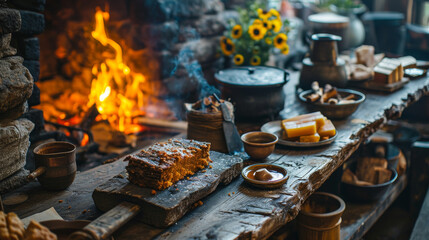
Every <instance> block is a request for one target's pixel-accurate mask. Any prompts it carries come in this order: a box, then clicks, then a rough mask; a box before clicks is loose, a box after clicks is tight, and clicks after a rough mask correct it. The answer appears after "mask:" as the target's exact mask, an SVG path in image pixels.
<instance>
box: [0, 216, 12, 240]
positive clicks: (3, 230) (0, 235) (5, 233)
mask: <svg viewBox="0 0 429 240" xmlns="http://www.w3.org/2000/svg"><path fill="white" fill-rule="evenodd" d="M8 239H10V234H9V230H7V221H6V214H5V213H4V212H2V211H0V240H8Z"/></svg>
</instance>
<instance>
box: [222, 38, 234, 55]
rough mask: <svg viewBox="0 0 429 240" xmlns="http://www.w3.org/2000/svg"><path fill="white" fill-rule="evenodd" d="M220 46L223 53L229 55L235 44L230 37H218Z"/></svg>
mask: <svg viewBox="0 0 429 240" xmlns="http://www.w3.org/2000/svg"><path fill="white" fill-rule="evenodd" d="M220 47H221V48H222V52H223V54H224V55H226V56H229V55H231V54H232V53H233V52H234V50H235V45H234V43H233V42H232V40H231V39H229V38H227V37H222V38H221V39H220Z"/></svg>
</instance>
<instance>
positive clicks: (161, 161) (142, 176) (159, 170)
mask: <svg viewBox="0 0 429 240" xmlns="http://www.w3.org/2000/svg"><path fill="white" fill-rule="evenodd" d="M209 151H210V143H206V142H199V141H195V140H188V139H170V140H168V141H167V142H160V143H156V144H154V145H152V146H151V147H149V148H148V149H146V150H142V151H140V152H139V153H137V154H133V155H129V156H128V157H126V158H125V160H124V161H128V166H127V167H126V169H127V171H128V179H129V180H130V182H131V183H134V184H136V185H139V186H141V187H148V188H152V189H157V190H164V189H166V188H168V187H169V186H171V185H173V184H174V183H176V182H177V181H179V180H180V179H183V178H184V177H185V176H186V175H192V174H194V173H195V172H196V171H198V170H200V169H203V168H205V167H207V165H208V164H209V161H210V154H209Z"/></svg>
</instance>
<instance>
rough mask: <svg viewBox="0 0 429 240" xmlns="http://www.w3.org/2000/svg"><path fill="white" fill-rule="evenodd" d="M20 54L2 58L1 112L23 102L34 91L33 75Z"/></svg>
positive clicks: (0, 82) (0, 66)
mask: <svg viewBox="0 0 429 240" xmlns="http://www.w3.org/2000/svg"><path fill="white" fill-rule="evenodd" d="M22 62H23V59H22V57H19V56H13V57H7V58H3V59H0V79H1V81H0V113H3V112H6V111H7V110H9V109H12V108H15V107H17V106H18V105H21V104H23V103H24V102H25V101H27V99H28V98H29V97H30V96H31V93H32V91H33V77H32V76H31V74H30V72H29V71H28V69H27V68H25V67H24V66H23V65H22Z"/></svg>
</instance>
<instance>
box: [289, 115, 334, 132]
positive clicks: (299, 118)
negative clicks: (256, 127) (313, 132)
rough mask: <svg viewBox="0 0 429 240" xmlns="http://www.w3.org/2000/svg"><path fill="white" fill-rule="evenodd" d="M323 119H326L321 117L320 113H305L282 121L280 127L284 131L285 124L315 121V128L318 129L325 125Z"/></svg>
mask: <svg viewBox="0 0 429 240" xmlns="http://www.w3.org/2000/svg"><path fill="white" fill-rule="evenodd" d="M325 119H326V117H325V116H323V115H322V113H320V112H314V113H307V114H302V115H299V116H295V117H291V118H288V119H285V120H282V127H283V130H285V128H284V125H285V124H286V123H287V122H294V123H295V124H298V123H304V122H310V121H315V122H316V128H319V127H320V126H322V125H323V124H325Z"/></svg>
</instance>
